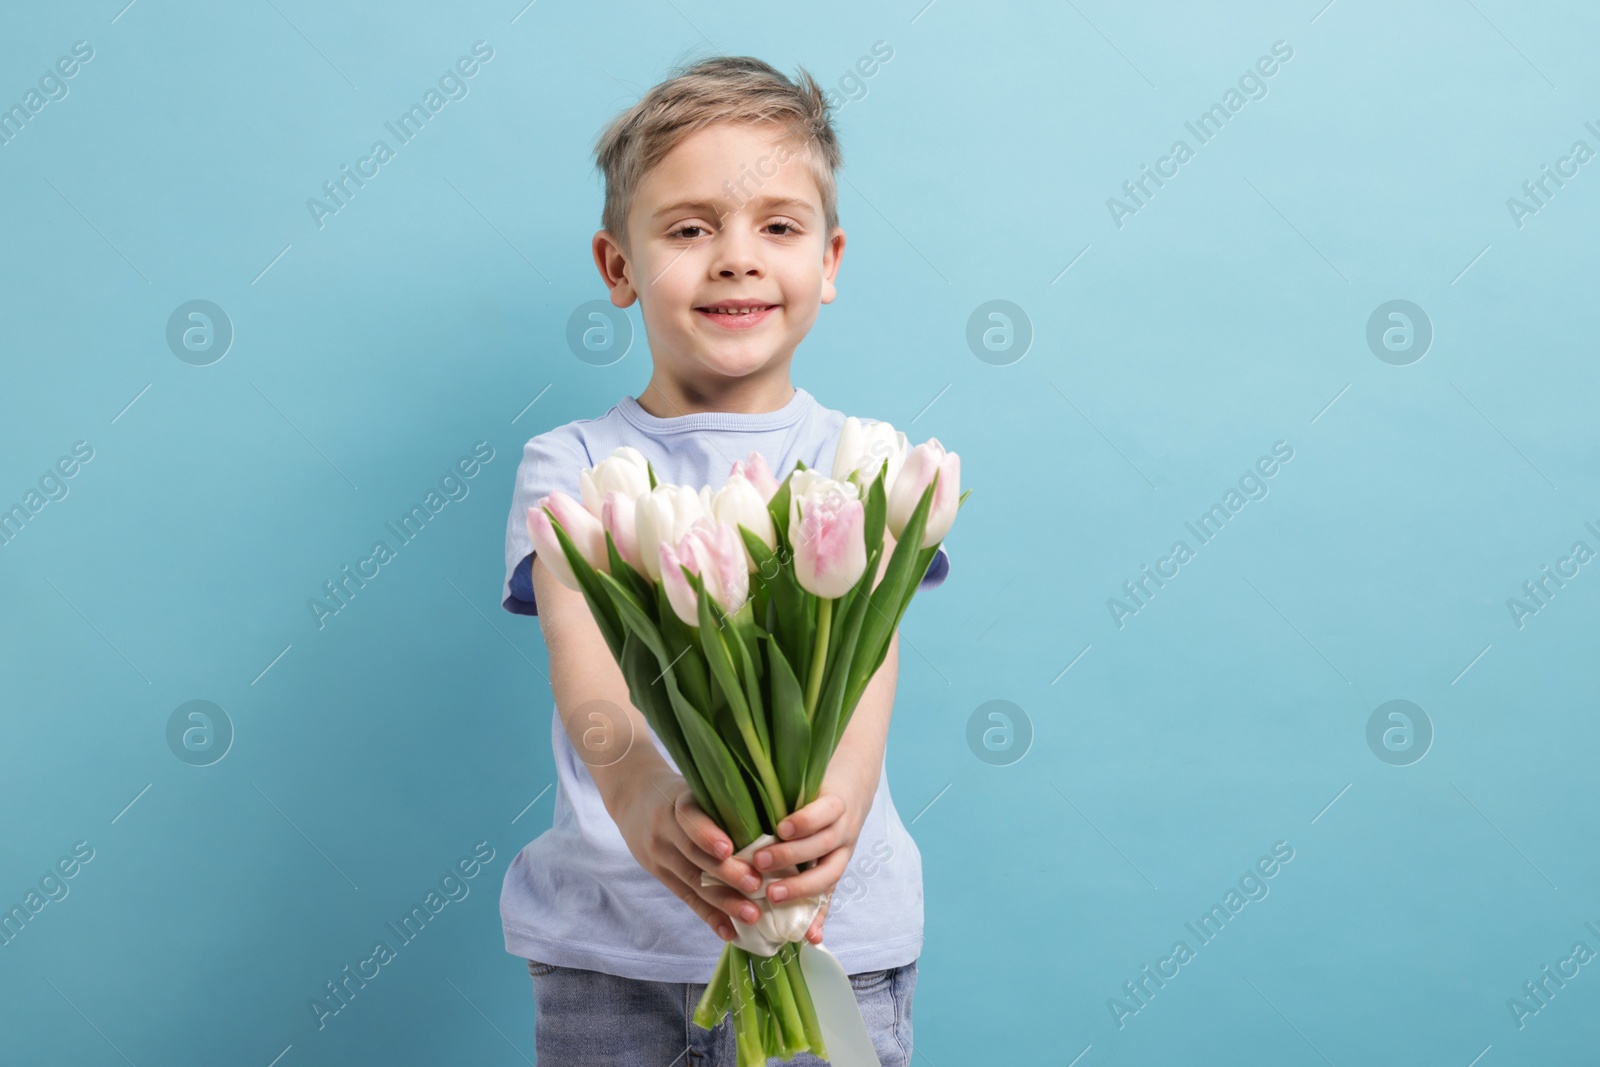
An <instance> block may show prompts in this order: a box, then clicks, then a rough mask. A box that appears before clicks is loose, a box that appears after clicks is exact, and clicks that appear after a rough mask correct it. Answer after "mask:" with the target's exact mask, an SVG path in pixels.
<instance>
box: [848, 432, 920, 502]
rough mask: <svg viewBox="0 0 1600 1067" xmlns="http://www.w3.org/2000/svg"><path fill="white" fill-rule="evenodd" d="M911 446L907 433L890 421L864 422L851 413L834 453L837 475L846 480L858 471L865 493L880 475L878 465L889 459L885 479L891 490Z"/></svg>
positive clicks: (859, 481)
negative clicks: (892, 424) (896, 427)
mask: <svg viewBox="0 0 1600 1067" xmlns="http://www.w3.org/2000/svg"><path fill="white" fill-rule="evenodd" d="M909 447H910V443H909V442H908V441H907V440H906V435H905V434H903V433H901V432H900V431H898V430H896V429H895V428H894V427H893V426H891V425H889V424H888V423H887V422H866V423H863V422H862V421H861V420H860V419H858V418H856V417H855V416H854V415H851V416H850V417H849V418H847V419H845V420H844V427H843V428H842V429H841V430H840V431H839V444H838V447H837V448H836V449H835V450H834V454H833V476H834V478H835V479H837V480H838V481H841V482H842V481H846V480H849V479H850V476H851V475H855V479H854V480H855V484H856V485H858V486H859V487H860V489H861V494H862V496H863V497H865V496H866V491H867V490H868V489H870V488H871V487H872V480H873V479H874V478H876V477H877V476H878V469H879V468H880V467H882V466H883V461H884V460H886V459H887V460H888V461H889V470H888V472H887V474H886V476H885V480H884V483H883V489H884V492H885V493H887V492H888V491H889V490H890V489H892V488H893V487H894V483H895V479H896V477H898V476H899V474H900V470H901V466H902V465H903V464H904V463H905V459H906V452H907V451H908V450H909Z"/></svg>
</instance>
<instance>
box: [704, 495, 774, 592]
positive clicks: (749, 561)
mask: <svg viewBox="0 0 1600 1067" xmlns="http://www.w3.org/2000/svg"><path fill="white" fill-rule="evenodd" d="M706 510H707V512H708V513H709V514H710V515H711V517H712V518H714V519H716V520H717V521H718V522H725V523H727V524H728V525H730V526H732V527H733V528H734V530H735V532H737V531H738V528H739V527H740V526H743V527H746V528H747V529H748V530H749V531H750V532H751V533H753V534H755V535H756V536H757V537H759V538H761V543H762V544H764V545H766V546H767V548H769V549H776V548H777V547H778V533H777V529H776V528H775V527H774V526H773V524H772V512H770V511H768V510H767V502H766V501H765V500H763V499H762V497H761V490H759V489H757V488H756V487H755V485H754V484H753V483H752V482H751V481H750V479H748V478H746V477H745V476H744V475H742V474H730V475H728V480H727V482H726V483H725V484H724V485H723V486H722V488H721V489H718V490H717V492H716V494H715V495H714V496H712V497H711V503H710V506H709V507H708V508H707V509H706ZM739 546H740V548H741V550H742V551H743V552H744V560H745V564H746V566H747V567H748V568H749V570H750V573H752V574H754V573H755V570H756V561H755V557H753V556H751V555H750V550H749V549H748V548H745V547H744V537H743V536H740V538H739Z"/></svg>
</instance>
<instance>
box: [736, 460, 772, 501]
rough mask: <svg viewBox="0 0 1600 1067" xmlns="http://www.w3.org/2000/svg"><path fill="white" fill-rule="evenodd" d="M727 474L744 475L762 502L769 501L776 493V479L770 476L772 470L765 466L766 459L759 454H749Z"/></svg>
mask: <svg viewBox="0 0 1600 1067" xmlns="http://www.w3.org/2000/svg"><path fill="white" fill-rule="evenodd" d="M728 473H729V474H742V475H744V476H745V479H746V480H747V481H748V482H749V483H750V484H751V485H753V486H755V487H756V491H757V492H758V493H760V494H761V499H762V500H771V499H772V494H774V493H776V492H777V491H778V479H776V478H774V477H773V476H772V468H771V467H768V466H767V457H765V456H763V455H762V454H761V453H760V452H751V453H750V454H749V455H748V456H746V457H745V458H744V459H742V460H739V461H738V462H736V463H735V464H734V465H733V469H732V470H730V471H729V472H728Z"/></svg>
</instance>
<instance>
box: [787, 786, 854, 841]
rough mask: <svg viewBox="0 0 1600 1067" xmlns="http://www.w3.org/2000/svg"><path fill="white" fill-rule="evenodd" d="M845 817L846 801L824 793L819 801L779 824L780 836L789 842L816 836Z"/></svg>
mask: <svg viewBox="0 0 1600 1067" xmlns="http://www.w3.org/2000/svg"><path fill="white" fill-rule="evenodd" d="M842 815H844V801H843V800H842V799H840V798H839V797H838V796H837V795H835V794H833V793H823V794H822V795H821V796H819V797H818V798H817V799H815V800H813V801H812V802H811V803H809V804H807V805H806V806H805V807H803V808H801V809H800V810H799V811H797V812H795V813H794V814H793V815H790V816H789V817H788V818H786V819H784V820H783V821H782V822H780V823H779V824H778V836H779V837H780V838H782V839H783V840H785V841H787V840H790V839H792V838H796V837H805V836H807V835H808V834H814V833H816V832H817V831H818V830H820V829H822V828H823V827H824V826H827V825H829V824H830V823H835V822H838V821H839V818H840V816H842Z"/></svg>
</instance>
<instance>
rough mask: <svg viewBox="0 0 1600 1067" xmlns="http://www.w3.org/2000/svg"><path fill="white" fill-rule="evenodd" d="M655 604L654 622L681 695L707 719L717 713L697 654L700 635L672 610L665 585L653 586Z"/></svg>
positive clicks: (701, 661) (701, 656) (713, 696)
mask: <svg viewBox="0 0 1600 1067" xmlns="http://www.w3.org/2000/svg"><path fill="white" fill-rule="evenodd" d="M655 601H656V614H657V618H659V619H660V620H661V623H660V626H661V635H662V638H663V640H664V643H665V644H666V648H667V653H668V655H669V657H670V658H671V662H672V663H673V669H674V671H675V672H676V673H677V675H678V681H679V684H680V685H682V686H683V692H684V695H685V696H687V697H688V698H689V702H690V703H691V704H693V705H694V706H695V707H696V708H699V709H700V711H701V712H702V713H703V714H705V715H707V716H709V715H710V714H711V713H712V712H713V711H715V710H716V697H715V695H714V694H713V693H712V692H711V684H710V680H709V677H708V676H707V673H706V661H705V657H704V656H703V655H702V654H701V652H700V635H699V633H698V632H697V631H696V629H695V627H693V626H689V625H687V624H686V623H685V622H684V621H683V620H682V619H680V618H678V613H677V612H675V611H673V610H672V604H671V602H670V601H668V600H667V590H666V586H665V585H662V584H659V583H658V584H657V585H656V586H655Z"/></svg>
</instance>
